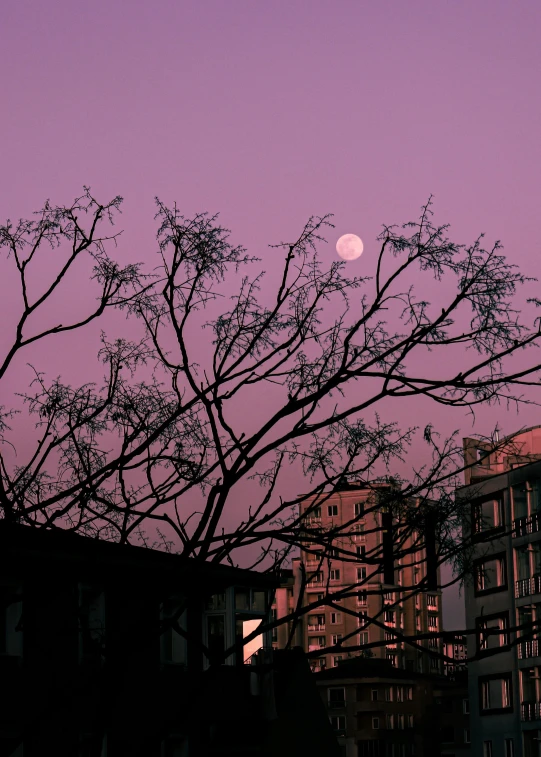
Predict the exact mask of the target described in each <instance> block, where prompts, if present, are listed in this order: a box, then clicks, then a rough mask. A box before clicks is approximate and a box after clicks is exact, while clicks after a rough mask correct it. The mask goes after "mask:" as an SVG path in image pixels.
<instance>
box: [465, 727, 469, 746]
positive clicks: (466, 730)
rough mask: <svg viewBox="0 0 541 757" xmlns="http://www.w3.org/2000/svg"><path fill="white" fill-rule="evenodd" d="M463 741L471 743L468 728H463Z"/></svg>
mask: <svg viewBox="0 0 541 757" xmlns="http://www.w3.org/2000/svg"><path fill="white" fill-rule="evenodd" d="M464 743H465V744H470V743H471V735H470V729H469V728H465V729H464Z"/></svg>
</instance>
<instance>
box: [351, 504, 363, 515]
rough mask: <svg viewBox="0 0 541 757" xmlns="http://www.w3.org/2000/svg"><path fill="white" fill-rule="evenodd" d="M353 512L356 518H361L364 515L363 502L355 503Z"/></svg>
mask: <svg viewBox="0 0 541 757" xmlns="http://www.w3.org/2000/svg"><path fill="white" fill-rule="evenodd" d="M353 512H354V513H355V517H356V518H361V517H362V516H363V515H364V502H355V504H354V505H353Z"/></svg>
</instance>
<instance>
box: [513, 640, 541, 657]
mask: <svg viewBox="0 0 541 757" xmlns="http://www.w3.org/2000/svg"><path fill="white" fill-rule="evenodd" d="M518 657H519V660H525V659H526V658H528V657H539V641H538V640H537V639H532V640H531V641H521V642H519V644H518Z"/></svg>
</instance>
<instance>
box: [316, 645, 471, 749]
mask: <svg viewBox="0 0 541 757" xmlns="http://www.w3.org/2000/svg"><path fill="white" fill-rule="evenodd" d="M315 679H316V681H317V686H318V689H319V690H320V692H321V697H322V699H323V702H324V703H325V706H326V707H327V712H328V715H329V719H330V721H331V724H332V726H333V728H334V730H335V733H336V735H337V737H338V740H339V743H340V744H341V746H342V749H343V754H344V757H439V755H442V756H443V755H452V754H456V755H457V757H458V755H460V757H466V755H467V754H468V751H467V750H468V746H467V743H466V744H464V740H466V741H467V739H468V738H469V731H468V725H469V724H468V722H467V720H464V718H467V717H468V715H467V714H466V715H464V714H463V711H464V710H467V707H465V706H464V703H463V690H460V692H457V691H456V690H455V689H456V687H453V685H452V684H451V682H449V681H448V680H447V679H446V678H444V677H443V676H437V675H430V674H423V673H415V672H413V671H407V670H402V669H399V668H395V667H394V666H393V665H391V664H390V663H389V662H388V661H387V660H383V659H378V658H372V659H362V658H356V659H354V660H349V661H345V662H342V663H340V664H339V665H338V666H337V667H335V668H329V669H328V670H324V671H321V672H319V673H317V674H316V675H315Z"/></svg>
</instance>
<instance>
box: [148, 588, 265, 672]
mask: <svg viewBox="0 0 541 757" xmlns="http://www.w3.org/2000/svg"><path fill="white" fill-rule="evenodd" d="M160 615H161V623H162V629H163V632H162V634H161V637H160V642H161V661H162V663H172V664H175V665H184V664H186V661H187V658H186V640H185V639H184V637H183V636H182V635H181V634H180V633H179V632H178V631H177V628H176V627H175V626H178V628H181V629H186V613H185V612H184V611H183V605H182V600H181V599H179V598H178V597H177V598H171V599H168V600H166V601H165V602H164V603H163V604H162V607H161V613H160ZM275 615H276V611H275ZM218 617H223V615H220V616H218Z"/></svg>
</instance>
